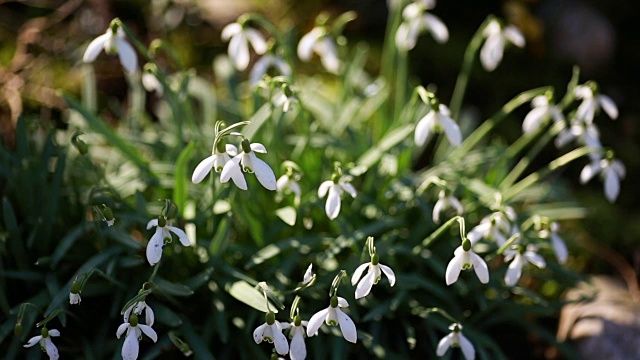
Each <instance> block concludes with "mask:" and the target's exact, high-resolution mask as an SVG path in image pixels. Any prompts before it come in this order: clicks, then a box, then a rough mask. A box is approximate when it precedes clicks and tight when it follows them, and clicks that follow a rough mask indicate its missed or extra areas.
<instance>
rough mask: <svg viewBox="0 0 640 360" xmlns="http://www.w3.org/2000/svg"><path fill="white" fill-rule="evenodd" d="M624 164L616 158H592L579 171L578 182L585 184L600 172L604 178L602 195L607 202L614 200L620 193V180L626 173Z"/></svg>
mask: <svg viewBox="0 0 640 360" xmlns="http://www.w3.org/2000/svg"><path fill="white" fill-rule="evenodd" d="M626 172H627V171H626V168H625V166H624V164H623V163H622V162H621V161H620V160H617V159H609V158H607V159H598V158H595V159H592V161H591V162H590V163H589V164H587V165H586V166H585V167H584V168H583V169H582V172H580V182H581V183H582V184H586V183H587V182H589V180H591V179H592V178H593V177H594V176H595V175H597V174H602V178H603V179H604V195H605V197H606V198H607V200H609V202H614V201H616V199H617V198H618V194H619V193H620V181H621V180H622V179H624V177H625V175H626Z"/></svg>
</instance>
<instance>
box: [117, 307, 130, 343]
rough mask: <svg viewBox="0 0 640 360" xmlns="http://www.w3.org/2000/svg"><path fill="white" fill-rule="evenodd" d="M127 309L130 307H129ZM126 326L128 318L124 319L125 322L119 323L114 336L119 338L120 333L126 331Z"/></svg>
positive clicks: (127, 326) (127, 325)
mask: <svg viewBox="0 0 640 360" xmlns="http://www.w3.org/2000/svg"><path fill="white" fill-rule="evenodd" d="M129 309H131V307H130V308H129ZM128 328H129V321H128V319H125V322H124V323H122V324H120V326H118V330H117V331H116V337H117V338H118V339H120V336H122V334H124V332H125V331H127V329H128Z"/></svg>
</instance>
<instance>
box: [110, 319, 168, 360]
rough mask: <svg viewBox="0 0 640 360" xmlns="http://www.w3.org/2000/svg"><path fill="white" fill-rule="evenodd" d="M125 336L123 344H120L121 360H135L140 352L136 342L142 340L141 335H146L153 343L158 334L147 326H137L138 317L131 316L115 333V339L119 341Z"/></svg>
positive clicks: (156, 339)
mask: <svg viewBox="0 0 640 360" xmlns="http://www.w3.org/2000/svg"><path fill="white" fill-rule="evenodd" d="M125 331H126V332H127V335H126V336H125V338H124V344H122V359H123V360H136V359H137V358H138V352H139V351H140V344H139V343H138V341H140V339H142V334H143V333H144V334H145V335H147V336H148V337H149V338H150V339H151V340H153V342H157V341H158V334H156V332H155V330H153V329H152V328H151V326H149V325H145V324H139V323H138V315H136V314H132V315H131V316H130V317H129V321H125V322H124V323H122V324H121V325H120V326H119V327H118V330H117V331H116V337H117V338H118V339H120V337H121V336H122V334H124V332H125Z"/></svg>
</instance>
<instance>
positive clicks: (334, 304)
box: [329, 296, 338, 308]
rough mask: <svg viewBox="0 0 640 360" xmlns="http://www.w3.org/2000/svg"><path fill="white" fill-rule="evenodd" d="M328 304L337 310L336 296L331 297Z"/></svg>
mask: <svg viewBox="0 0 640 360" xmlns="http://www.w3.org/2000/svg"><path fill="white" fill-rule="evenodd" d="M329 304H331V307H332V308H337V307H338V297H337V296H332V297H331V301H330V302H329Z"/></svg>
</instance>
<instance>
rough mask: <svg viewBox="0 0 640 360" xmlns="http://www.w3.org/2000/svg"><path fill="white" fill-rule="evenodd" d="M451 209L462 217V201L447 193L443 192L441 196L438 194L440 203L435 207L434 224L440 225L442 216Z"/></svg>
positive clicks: (437, 202)
mask: <svg viewBox="0 0 640 360" xmlns="http://www.w3.org/2000/svg"><path fill="white" fill-rule="evenodd" d="M449 208H454V209H455V210H456V213H457V214H458V215H462V213H463V211H464V210H463V209H462V204H460V200H458V199H456V198H455V197H454V196H453V195H446V192H445V191H444V190H441V191H440V194H438V201H436V204H435V205H434V206H433V222H434V223H436V224H439V223H440V214H441V213H442V212H443V211H444V210H446V209H449Z"/></svg>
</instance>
